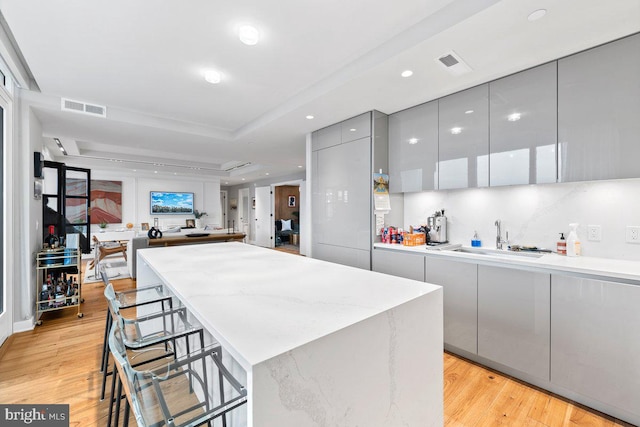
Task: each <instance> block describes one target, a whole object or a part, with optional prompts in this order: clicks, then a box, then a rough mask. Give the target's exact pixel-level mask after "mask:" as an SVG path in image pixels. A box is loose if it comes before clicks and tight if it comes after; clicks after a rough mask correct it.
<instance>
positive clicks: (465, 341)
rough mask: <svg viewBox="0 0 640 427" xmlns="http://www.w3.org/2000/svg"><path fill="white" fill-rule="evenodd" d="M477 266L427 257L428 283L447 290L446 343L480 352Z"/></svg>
mask: <svg viewBox="0 0 640 427" xmlns="http://www.w3.org/2000/svg"><path fill="white" fill-rule="evenodd" d="M477 269H478V266H477V264H473V263H467V262H459V261H450V260H445V259H440V258H435V257H427V274H426V278H427V280H426V281H427V282H428V283H433V284H434V285H440V286H442V288H443V291H444V294H443V295H444V296H443V299H444V343H445V344H447V345H448V346H453V347H456V348H459V349H462V350H465V351H468V352H469V353H473V354H477V353H478V273H477V271H478V270H477Z"/></svg>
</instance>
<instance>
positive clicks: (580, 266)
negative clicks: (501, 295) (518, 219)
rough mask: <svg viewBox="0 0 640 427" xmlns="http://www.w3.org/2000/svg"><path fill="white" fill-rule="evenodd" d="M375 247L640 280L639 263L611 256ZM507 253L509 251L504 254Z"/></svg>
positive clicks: (416, 247)
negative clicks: (477, 252) (539, 255)
mask: <svg viewBox="0 0 640 427" xmlns="http://www.w3.org/2000/svg"><path fill="white" fill-rule="evenodd" d="M374 247H375V248H379V249H388V250H395V251H405V252H408V253H417V254H423V255H429V256H439V257H448V258H451V259H460V260H465V259H466V260H471V261H476V262H480V263H488V264H494V265H501V264H502V265H505V266H509V265H511V266H520V267H525V268H536V269H545V270H549V271H551V272H554V271H555V272H564V273H576V274H585V275H590V276H598V277H604V278H611V279H624V280H632V281H640V262H638V261H628V260H618V259H609V258H596V257H584V256H580V257H568V256H564V255H558V254H555V253H548V254H544V255H542V256H541V257H539V258H533V257H529V256H526V255H524V256H522V255H517V254H513V253H508V251H499V250H496V249H495V248H485V247H481V248H471V247H468V246H461V247H462V248H466V249H471V250H473V249H480V250H487V252H488V253H489V254H483V255H479V254H474V253H466V252H456V251H454V250H449V249H444V250H437V249H426V248H425V245H420V246H404V245H397V244H396V245H394V244H388V243H375V244H374ZM505 252H507V253H505Z"/></svg>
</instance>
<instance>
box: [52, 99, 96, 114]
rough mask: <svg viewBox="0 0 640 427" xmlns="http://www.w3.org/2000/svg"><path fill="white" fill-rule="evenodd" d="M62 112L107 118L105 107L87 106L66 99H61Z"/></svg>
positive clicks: (80, 102) (86, 104)
mask: <svg viewBox="0 0 640 427" xmlns="http://www.w3.org/2000/svg"><path fill="white" fill-rule="evenodd" d="M62 111H72V112H74V113H81V114H87V115H89V116H94V117H107V107H105V106H102V105H94V104H88V103H86V102H82V101H74V100H71V99H67V98H62Z"/></svg>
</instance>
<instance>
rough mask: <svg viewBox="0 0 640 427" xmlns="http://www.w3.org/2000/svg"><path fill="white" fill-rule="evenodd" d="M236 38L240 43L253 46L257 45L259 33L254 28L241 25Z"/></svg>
mask: <svg viewBox="0 0 640 427" xmlns="http://www.w3.org/2000/svg"><path fill="white" fill-rule="evenodd" d="M238 37H239V38H240V41H241V42H242V43H244V44H246V45H248V46H253V45H256V44H258V40H260V33H259V32H258V29H257V28H256V27H252V26H251V25H241V26H240V28H239V29H238Z"/></svg>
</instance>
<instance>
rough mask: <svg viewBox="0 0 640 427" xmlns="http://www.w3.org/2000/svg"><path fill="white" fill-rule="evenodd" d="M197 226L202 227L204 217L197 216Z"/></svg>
mask: <svg viewBox="0 0 640 427" xmlns="http://www.w3.org/2000/svg"><path fill="white" fill-rule="evenodd" d="M196 228H202V219H201V218H196Z"/></svg>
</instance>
